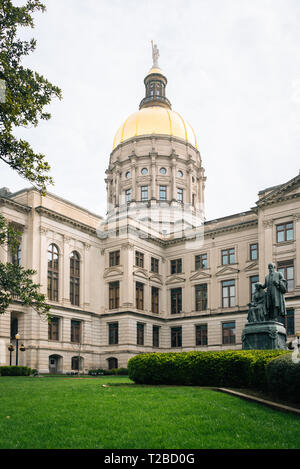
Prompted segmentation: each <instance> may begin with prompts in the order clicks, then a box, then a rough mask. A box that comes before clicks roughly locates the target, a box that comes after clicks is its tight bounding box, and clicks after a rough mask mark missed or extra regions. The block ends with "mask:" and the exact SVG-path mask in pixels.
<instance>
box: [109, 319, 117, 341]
mask: <svg viewBox="0 0 300 469" xmlns="http://www.w3.org/2000/svg"><path fill="white" fill-rule="evenodd" d="M108 343H109V345H116V344H118V343H119V323H118V322H111V323H110V324H109V325H108Z"/></svg>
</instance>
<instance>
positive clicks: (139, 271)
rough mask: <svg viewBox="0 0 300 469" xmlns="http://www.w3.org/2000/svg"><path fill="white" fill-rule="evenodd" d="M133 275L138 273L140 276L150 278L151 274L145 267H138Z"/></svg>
mask: <svg viewBox="0 0 300 469" xmlns="http://www.w3.org/2000/svg"><path fill="white" fill-rule="evenodd" d="M133 275H136V276H138V277H143V278H144V279H147V280H148V278H149V275H148V273H147V271H146V270H145V269H141V268H137V269H135V270H134V271H133Z"/></svg>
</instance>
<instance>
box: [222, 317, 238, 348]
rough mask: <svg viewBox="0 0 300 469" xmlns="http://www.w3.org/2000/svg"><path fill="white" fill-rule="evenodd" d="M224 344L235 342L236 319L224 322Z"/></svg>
mask: <svg viewBox="0 0 300 469" xmlns="http://www.w3.org/2000/svg"><path fill="white" fill-rule="evenodd" d="M222 344H223V345H230V344H235V321H232V322H223V323H222Z"/></svg>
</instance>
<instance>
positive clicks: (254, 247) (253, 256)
mask: <svg viewBox="0 0 300 469" xmlns="http://www.w3.org/2000/svg"><path fill="white" fill-rule="evenodd" d="M257 259H258V243H253V244H250V260H251V261H257Z"/></svg>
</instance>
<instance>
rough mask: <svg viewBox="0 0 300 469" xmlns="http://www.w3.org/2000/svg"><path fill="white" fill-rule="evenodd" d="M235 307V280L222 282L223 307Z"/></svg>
mask: <svg viewBox="0 0 300 469" xmlns="http://www.w3.org/2000/svg"><path fill="white" fill-rule="evenodd" d="M233 306H235V280H224V281H223V282H222V307H223V308H231V307H233Z"/></svg>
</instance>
